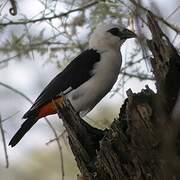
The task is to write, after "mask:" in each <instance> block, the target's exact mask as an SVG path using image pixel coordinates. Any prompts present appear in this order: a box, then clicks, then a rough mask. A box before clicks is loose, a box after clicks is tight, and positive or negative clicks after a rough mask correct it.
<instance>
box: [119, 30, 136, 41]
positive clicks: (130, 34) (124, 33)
mask: <svg viewBox="0 0 180 180" xmlns="http://www.w3.org/2000/svg"><path fill="white" fill-rule="evenodd" d="M134 37H137V36H136V34H135V33H134V32H132V31H130V30H129V29H124V30H123V31H122V33H121V39H129V38H134Z"/></svg>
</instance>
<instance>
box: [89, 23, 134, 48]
mask: <svg viewBox="0 0 180 180" xmlns="http://www.w3.org/2000/svg"><path fill="white" fill-rule="evenodd" d="M134 37H136V34H135V33H134V32H132V31H130V30H128V29H126V28H124V27H122V26H119V25H118V24H112V23H101V24H99V25H97V27H96V29H95V31H94V32H93V34H92V35H91V37H90V41H89V46H90V48H95V49H98V50H108V49H113V50H119V48H120V47H121V45H122V44H123V43H124V42H125V40H126V39H129V38H134Z"/></svg>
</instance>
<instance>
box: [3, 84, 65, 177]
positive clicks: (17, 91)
mask: <svg viewBox="0 0 180 180" xmlns="http://www.w3.org/2000/svg"><path fill="white" fill-rule="evenodd" d="M0 85H1V86H4V87H5V88H8V89H10V90H11V91H13V92H15V93H16V94H18V95H20V96H21V97H23V98H24V99H26V100H27V101H28V102H30V103H31V104H33V101H32V100H31V99H30V98H29V97H28V96H26V95H25V94H24V93H22V92H20V91H19V90H17V89H15V88H13V87H12V86H9V85H7V84H5V83H3V82H0ZM44 119H45V120H46V123H47V124H48V126H49V127H50V129H51V130H52V132H53V134H54V136H55V139H56V142H57V145H58V149H59V154H60V160H61V170H62V172H61V177H62V180H64V164H63V155H62V147H61V144H60V142H59V140H58V135H57V133H56V130H55V129H54V127H53V126H52V124H51V123H50V121H49V120H48V119H47V118H44Z"/></svg>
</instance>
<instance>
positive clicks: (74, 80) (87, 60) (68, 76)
mask: <svg viewBox="0 0 180 180" xmlns="http://www.w3.org/2000/svg"><path fill="white" fill-rule="evenodd" d="M99 61H100V54H99V53H98V52H97V51H96V50H94V49H88V50H86V51H84V52H83V53H81V54H80V55H79V56H77V57H76V58H75V59H74V60H73V61H72V62H71V63H70V64H69V65H68V66H67V67H66V68H65V69H64V70H63V71H62V72H61V73H59V74H58V75H57V76H56V77H55V78H54V79H53V80H52V81H51V82H50V83H49V84H48V85H47V86H46V88H45V89H44V90H43V91H42V93H41V94H40V95H39V97H38V98H37V99H36V101H35V103H34V104H33V105H32V107H31V108H30V110H29V111H28V112H27V113H26V114H25V115H24V116H23V118H27V117H28V116H29V114H31V113H32V112H34V111H36V110H37V109H39V107H41V106H43V105H44V104H46V103H47V102H49V101H51V100H52V99H53V98H54V97H56V96H57V95H58V94H59V93H60V92H63V91H65V90H67V89H68V88H70V87H71V88H72V90H73V89H76V88H77V87H79V86H80V85H81V84H83V83H84V82H85V81H87V80H88V79H89V78H90V77H91V76H92V74H91V71H92V69H93V66H94V64H95V63H97V62H99Z"/></svg>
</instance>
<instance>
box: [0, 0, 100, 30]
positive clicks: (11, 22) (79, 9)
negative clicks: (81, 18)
mask: <svg viewBox="0 0 180 180" xmlns="http://www.w3.org/2000/svg"><path fill="white" fill-rule="evenodd" d="M97 3H99V1H93V2H91V3H89V4H86V5H84V6H82V7H79V8H76V9H72V10H70V11H67V12H64V13H60V14H58V15H54V16H50V17H42V18H38V19H33V20H24V21H9V22H7V23H0V26H2V27H5V26H9V25H26V24H29V23H37V22H41V21H51V20H53V19H56V18H61V17H64V16H68V15H69V14H71V13H74V12H77V11H83V10H85V9H88V8H90V7H92V6H94V5H95V4H97Z"/></svg>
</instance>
